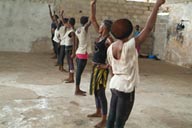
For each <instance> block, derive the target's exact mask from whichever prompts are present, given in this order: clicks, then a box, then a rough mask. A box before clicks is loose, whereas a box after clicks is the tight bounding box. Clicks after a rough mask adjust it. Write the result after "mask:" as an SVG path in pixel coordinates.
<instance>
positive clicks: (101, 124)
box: [94, 120, 106, 128]
mask: <svg viewBox="0 0 192 128" xmlns="http://www.w3.org/2000/svg"><path fill="white" fill-rule="evenodd" d="M105 126H106V121H103V120H102V121H101V122H99V123H98V124H96V125H95V126H94V127H95V128H105Z"/></svg>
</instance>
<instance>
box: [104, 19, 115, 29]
mask: <svg viewBox="0 0 192 128" xmlns="http://www.w3.org/2000/svg"><path fill="white" fill-rule="evenodd" d="M103 23H104V25H105V27H106V28H107V30H108V31H111V27H112V24H113V22H112V21H111V20H104V21H103Z"/></svg>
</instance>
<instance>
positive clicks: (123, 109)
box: [107, 89, 135, 128]
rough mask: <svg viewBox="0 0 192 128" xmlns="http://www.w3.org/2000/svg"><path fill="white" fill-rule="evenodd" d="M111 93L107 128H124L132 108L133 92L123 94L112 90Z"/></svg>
mask: <svg viewBox="0 0 192 128" xmlns="http://www.w3.org/2000/svg"><path fill="white" fill-rule="evenodd" d="M111 92H112V97H111V104H110V110H109V117H108V121H107V128H124V125H125V122H126V121H127V120H128V118H129V115H130V113H131V110H132V108H133V104H134V100H135V91H133V92H131V93H124V92H119V91H117V90H115V89H113V90H111Z"/></svg>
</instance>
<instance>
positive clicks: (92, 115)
mask: <svg viewBox="0 0 192 128" xmlns="http://www.w3.org/2000/svg"><path fill="white" fill-rule="evenodd" d="M87 117H101V113H93V114H90V115H87Z"/></svg>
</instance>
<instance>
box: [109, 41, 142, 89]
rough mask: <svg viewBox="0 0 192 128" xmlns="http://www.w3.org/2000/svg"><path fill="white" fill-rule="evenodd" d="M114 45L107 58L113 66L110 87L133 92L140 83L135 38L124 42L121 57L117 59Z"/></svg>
mask: <svg viewBox="0 0 192 128" xmlns="http://www.w3.org/2000/svg"><path fill="white" fill-rule="evenodd" d="M112 46H113V44H112V45H110V46H109V48H108V51H107V59H108V62H109V64H110V65H111V66H112V70H113V74H114V76H113V77H112V78H111V80H110V83H109V86H110V89H116V90H118V91H121V92H125V93H129V92H132V91H133V90H134V88H135V86H136V85H137V84H138V83H139V67H138V53H137V50H136V48H135V38H132V39H130V40H129V41H127V42H126V43H124V44H123V48H122V52H121V57H120V59H119V60H117V59H115V58H114V56H113V52H112Z"/></svg>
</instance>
